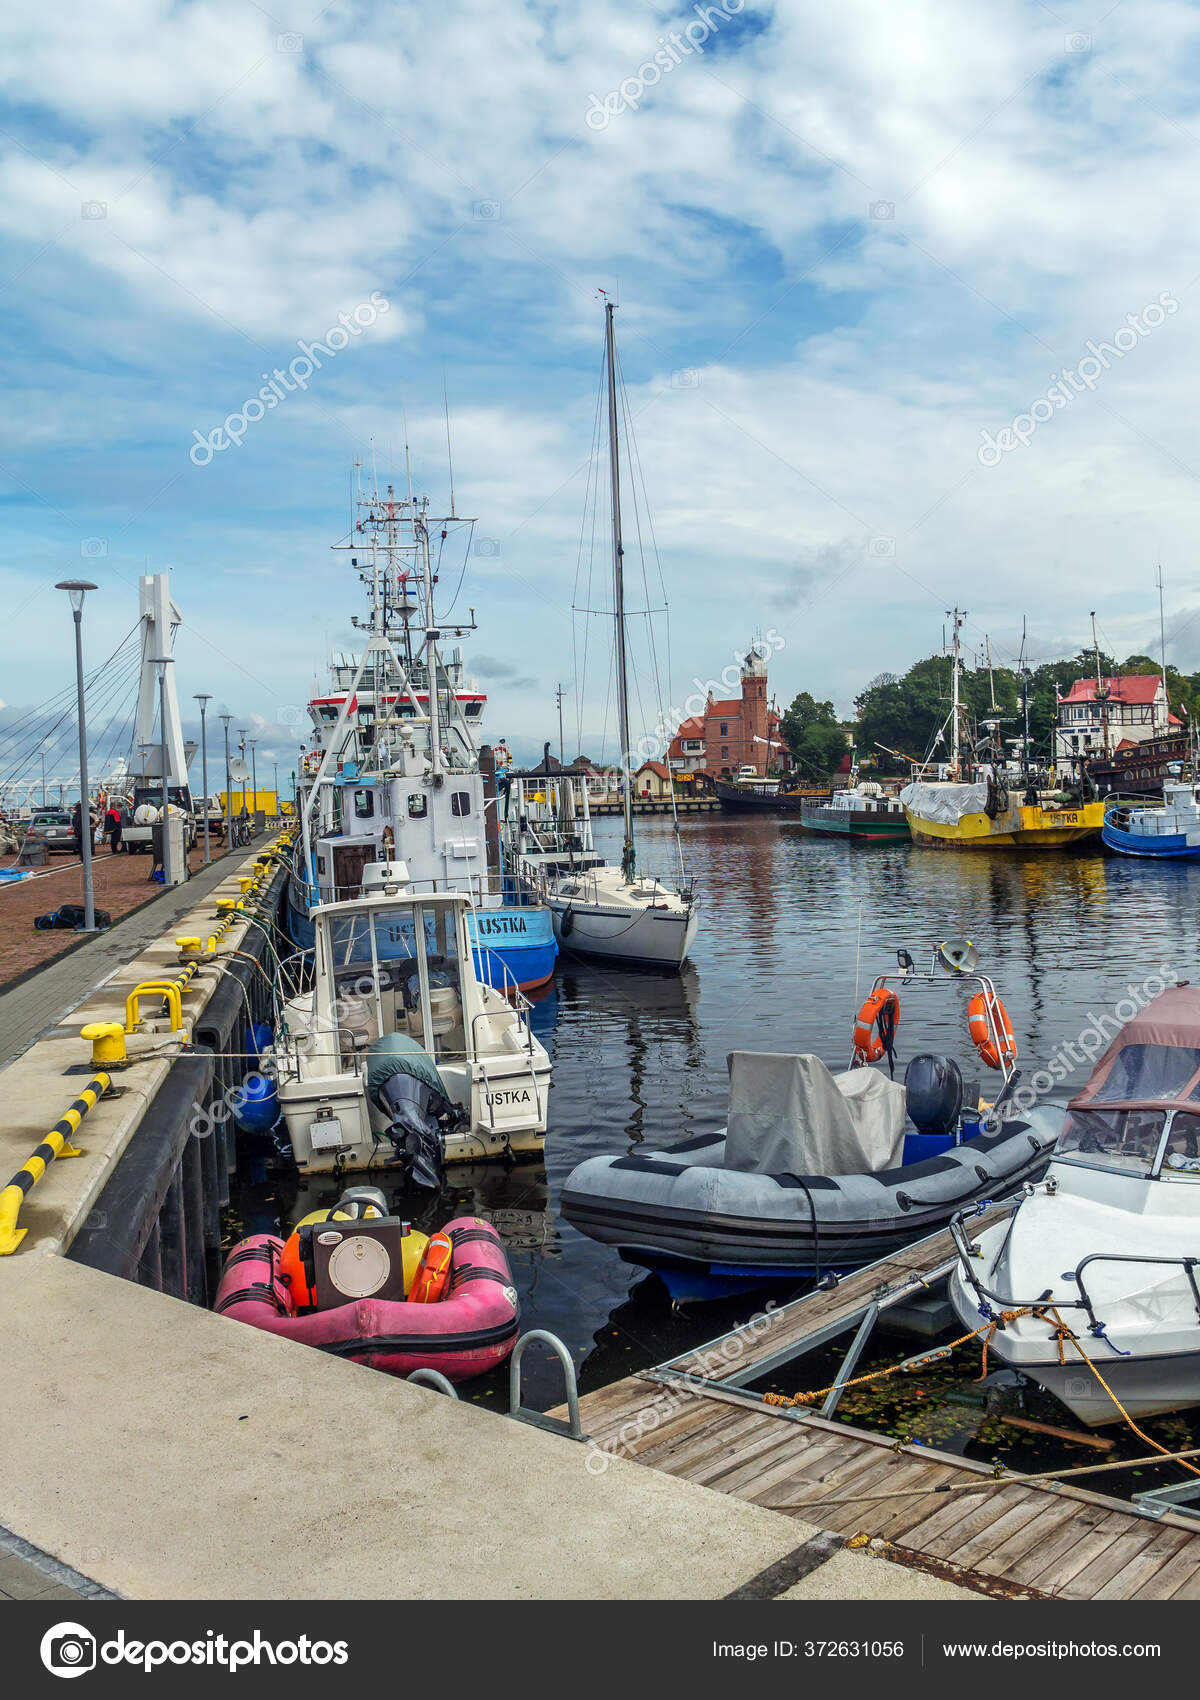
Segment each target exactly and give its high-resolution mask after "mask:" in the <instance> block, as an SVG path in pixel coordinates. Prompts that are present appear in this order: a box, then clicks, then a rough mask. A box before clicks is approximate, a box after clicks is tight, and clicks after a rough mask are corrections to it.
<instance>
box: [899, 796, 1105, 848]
mask: <svg viewBox="0 0 1200 1700" xmlns="http://www.w3.org/2000/svg"><path fill="white" fill-rule="evenodd" d="M963 792H968V793H981V795H979V796H976V797H962V796H957V797H951V796H949V795H947V793H960V794H961V793H963ZM987 792H988V787H987V786H986V785H983V784H980V785H949V784H946V785H938V784H931V785H921V784H914V785H909V786H906V787H905V789H904V790H903V791H902V792H901V793H900V800H901V802H902V803H903V804H904V812H905V814H906V815H907V817H908V824H909V829H910V830H911V832H912V837H913V843H914V844H923V845H927V846H930V847H932V848H934V849H938V850H1061V849H1062V848H1063V847H1064V845H1067V844H1076V843H1078V842H1079V840H1080V839H1083V838H1093V837H1095V836H1096V835H1097V834H1098V833H1099V831H1100V828H1101V827H1102V826H1103V825H1104V804H1103V803H1081V804H1079V805H1078V806H1075V807H1067V806H1065V805H1064V804H1063V803H1061V802H1059V801H1056V800H1054V799H1046V800H1044V801H1039V802H1038V803H1036V804H1030V803H1025V802H1014V801H1010V802H1009V803H1008V804H1007V806H1005V807H1001V808H999V809H998V810H997V812H996V813H995V814H994V815H993V814H991V813H989V811H988V796H987ZM939 793H940V795H939ZM931 794H932V795H931ZM972 802H974V803H975V804H976V805H977V806H976V807H974V808H972V807H970V806H969V805H970V804H971V803H972ZM948 804H949V805H952V807H951V808H947V807H946V805H948ZM959 805H962V812H961V813H959V812H957V808H958V806H959ZM934 811H936V812H934Z"/></svg>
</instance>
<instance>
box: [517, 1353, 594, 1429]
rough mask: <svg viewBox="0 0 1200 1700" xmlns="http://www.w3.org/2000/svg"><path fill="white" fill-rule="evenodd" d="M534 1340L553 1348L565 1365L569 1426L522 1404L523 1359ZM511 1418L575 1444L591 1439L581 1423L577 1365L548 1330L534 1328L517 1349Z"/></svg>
mask: <svg viewBox="0 0 1200 1700" xmlns="http://www.w3.org/2000/svg"><path fill="white" fill-rule="evenodd" d="M532 1340H541V1341H542V1342H543V1344H545V1345H547V1346H549V1347H550V1348H551V1350H552V1351H553V1352H554V1353H555V1355H556V1356H557V1358H558V1361H559V1362H560V1363H561V1364H562V1368H563V1379H564V1381H565V1382H566V1384H567V1420H566V1422H563V1420H562V1418H561V1417H548V1416H547V1415H546V1414H545V1412H544V1411H535V1410H534V1409H533V1408H532V1406H530V1405H523V1404H522V1403H521V1359H522V1358H523V1357H524V1356H525V1348H526V1346H528V1345H529V1343H530V1341H532ZM508 1414H509V1416H510V1417H516V1418H517V1420H518V1421H519V1422H523V1423H532V1424H533V1426H534V1427H535V1428H545V1429H549V1430H550V1432H551V1433H552V1434H565V1435H567V1436H569V1438H570V1439H571V1440H586V1439H587V1436H586V1435H585V1434H584V1432H583V1424H582V1422H581V1421H580V1419H579V1383H578V1381H577V1379H576V1376H575V1363H574V1360H573V1358H572V1357H571V1354H570V1352H568V1350H567V1348H566V1347H565V1346H564V1345H563V1343H562V1341H561V1340H560V1339H559V1338H558V1335H557V1334H551V1333H549V1332H548V1330H546V1329H545V1328H531V1329H530V1330H529V1333H528V1334H522V1336H521V1338H520V1339H519V1340H518V1341H517V1343H516V1345H515V1346H514V1347H513V1354H512V1357H511V1358H510V1359H509V1364H508Z"/></svg>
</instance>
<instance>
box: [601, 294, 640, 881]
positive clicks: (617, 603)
mask: <svg viewBox="0 0 1200 1700" xmlns="http://www.w3.org/2000/svg"><path fill="white" fill-rule="evenodd" d="M614 311H615V308H614V307H613V304H612V302H611V301H606V302H605V304H604V354H605V361H606V364H607V367H608V464H609V478H610V481H611V485H612V544H613V620H614V623H615V626H616V639H617V652H616V664H617V666H616V672H617V737H618V738H619V739H620V743H621V778H622V782H623V783H622V791H623V797H624V804H625V810H624V813H625V843H624V845H623V846H622V849H621V872H622V874H623V875H624V876H625V878H626V879H627V880H631V879H632V878H633V868H634V847H633V775H632V773H631V772H630V764H629V680H628V677H627V662H626V656H625V563H624V553H625V552H624V549H623V548H622V546H621V471H620V462H619V460H618V443H617V357H616V341H615V336H614V330H613V313H614Z"/></svg>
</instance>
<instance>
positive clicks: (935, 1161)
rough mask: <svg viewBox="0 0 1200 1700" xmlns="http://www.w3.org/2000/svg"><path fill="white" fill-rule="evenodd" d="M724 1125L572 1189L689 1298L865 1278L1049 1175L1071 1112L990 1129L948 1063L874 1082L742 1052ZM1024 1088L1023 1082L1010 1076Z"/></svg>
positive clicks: (585, 1214)
mask: <svg viewBox="0 0 1200 1700" xmlns="http://www.w3.org/2000/svg"><path fill="white" fill-rule="evenodd" d="M729 1070H730V1095H729V1121H728V1126H727V1127H726V1128H723V1129H721V1130H719V1131H718V1132H715V1133H709V1134H702V1135H701V1136H699V1137H698V1138H695V1139H689V1140H685V1141H684V1142H683V1143H682V1144H679V1145H674V1146H669V1147H668V1148H667V1149H665V1150H663V1151H646V1152H643V1151H640V1150H639V1151H636V1152H634V1153H632V1154H630V1155H627V1156H615V1157H592V1158H589V1159H588V1160H587V1161H586V1162H584V1163H581V1164H580V1165H579V1167H578V1168H576V1169H575V1170H574V1172H573V1173H572V1174H571V1175H570V1177H569V1179H568V1180H567V1183H566V1186H565V1188H564V1190H563V1195H562V1206H563V1214H564V1215H565V1216H566V1218H567V1220H568V1221H569V1222H571V1223H572V1224H573V1225H574V1226H575V1227H576V1228H578V1229H579V1230H580V1231H581V1232H582V1233H585V1234H587V1235H588V1236H589V1237H590V1238H591V1239H594V1240H599V1241H601V1242H602V1243H603V1244H606V1245H612V1246H615V1247H616V1248H617V1249H618V1251H619V1252H620V1254H621V1256H622V1257H623V1258H625V1259H626V1261H628V1262H630V1263H635V1264H640V1265H643V1266H644V1267H646V1268H648V1269H652V1270H655V1271H656V1272H657V1273H658V1274H659V1275H660V1276H661V1277H662V1278H663V1280H664V1281H665V1282H666V1284H667V1286H668V1287H669V1288H670V1291H671V1293H672V1296H673V1297H675V1298H676V1299H679V1300H697V1299H706V1298H717V1297H721V1296H723V1295H726V1294H729V1293H730V1292H735V1291H737V1290H739V1289H741V1288H744V1287H747V1286H754V1285H763V1284H767V1283H771V1282H783V1281H792V1280H803V1279H812V1278H814V1277H819V1276H821V1275H822V1274H826V1273H828V1272H830V1271H833V1272H840V1271H845V1270H850V1269H856V1268H859V1267H861V1265H863V1264H864V1263H870V1262H873V1261H874V1260H875V1259H877V1258H880V1257H885V1256H887V1255H888V1254H889V1253H892V1252H895V1251H897V1250H899V1249H900V1248H901V1247H902V1246H904V1245H907V1244H909V1243H910V1242H911V1241H913V1240H916V1239H920V1238H921V1237H922V1236H923V1235H925V1234H930V1233H933V1232H934V1231H935V1230H937V1229H939V1228H942V1227H944V1226H945V1225H946V1224H947V1223H948V1222H949V1220H950V1218H951V1217H952V1216H953V1215H954V1214H955V1212H957V1211H960V1210H964V1209H970V1208H971V1207H972V1206H973V1205H978V1204H982V1203H983V1202H984V1201H987V1200H993V1199H997V1198H1003V1197H1004V1196H1005V1195H1006V1194H1009V1193H1011V1192H1014V1191H1016V1190H1017V1189H1018V1188H1019V1187H1020V1186H1022V1185H1023V1184H1024V1183H1025V1182H1026V1181H1029V1180H1034V1179H1036V1178H1037V1177H1038V1176H1039V1175H1040V1174H1041V1173H1042V1170H1043V1169H1044V1168H1045V1166H1046V1163H1047V1160H1048V1158H1049V1155H1050V1151H1051V1149H1052V1148H1053V1145H1054V1142H1055V1139H1056V1137H1057V1134H1058V1130H1059V1128H1060V1126H1061V1123H1062V1114H1063V1112H1062V1108H1061V1106H1060V1107H1057V1108H1056V1107H1054V1106H1052V1105H1049V1104H1041V1105H1037V1106H1035V1107H1034V1108H1033V1109H1030V1110H1027V1111H1022V1112H1021V1113H1019V1114H1015V1113H1014V1114H1012V1116H1011V1119H1004V1117H1003V1116H1002V1115H1001V1116H996V1115H993V1116H990V1117H987V1118H985V1117H984V1115H983V1114H982V1112H981V1111H980V1109H979V1090H978V1087H976V1086H968V1087H964V1084H963V1080H962V1075H961V1072H960V1070H959V1069H958V1066H957V1064H956V1063H954V1062H953V1061H952V1059H950V1058H948V1057H942V1056H933V1055H924V1056H918V1057H914V1058H913V1059H912V1061H911V1062H910V1064H909V1066H908V1069H907V1071H906V1074H905V1083H904V1084H903V1085H902V1084H900V1082H898V1081H893V1080H890V1079H889V1078H888V1076H887V1075H886V1074H885V1073H883V1072H882V1071H881V1070H878V1069H875V1068H854V1069H850V1070H848V1071H847V1072H846V1073H845V1074H841V1075H833V1074H831V1073H830V1072H829V1070H828V1069H826V1067H825V1066H824V1064H823V1063H822V1062H821V1061H820V1059H819V1058H817V1057H813V1056H795V1055H787V1056H777V1055H772V1054H768V1053H760V1052H748V1051H735V1052H734V1053H733V1054H732V1055H731V1056H730V1058H729ZM1013 1078H1014V1079H1015V1076H1014V1077H1013Z"/></svg>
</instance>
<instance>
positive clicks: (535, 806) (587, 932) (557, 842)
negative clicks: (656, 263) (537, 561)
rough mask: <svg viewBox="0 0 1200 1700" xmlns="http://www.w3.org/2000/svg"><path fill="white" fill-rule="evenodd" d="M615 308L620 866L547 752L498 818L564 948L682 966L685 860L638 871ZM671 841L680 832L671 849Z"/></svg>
mask: <svg viewBox="0 0 1200 1700" xmlns="http://www.w3.org/2000/svg"><path fill="white" fill-rule="evenodd" d="M613 313H614V307H613V304H612V302H611V301H608V302H606V303H605V313H604V353H605V377H606V388H607V395H608V462H609V489H610V501H611V515H612V573H613V609H612V617H613V626H614V632H615V653H614V672H615V674H616V684H617V735H618V737H619V739H620V745H621V802H622V814H623V817H624V828H625V830H624V842H623V844H622V848H621V865H620V867H616V866H614V865H613V864H611V863H609V862H608V861H606V859H605V858H604V857H603V856H602V855H600V854H599V853H598V852H597V850H596V848H595V845H594V843H593V841H592V823H591V815H590V812H589V809H588V798H587V783H586V779H585V778H584V776H583V775H582V774H579V773H575V772H571V771H569V770H566V769H562V768H560V769H559V770H558V771H557V772H555V773H552V772H551V770H550V763H549V758H548V757H547V760H546V763H545V766H544V768H543V771H542V773H541V774H538V773H528V774H514V775H510V776H509V780H508V785H509V796H508V802H507V809H506V813H505V817H504V846H505V857H506V866H507V868H508V869H509V870H511V871H512V872H513V873H514V874H515V876H516V877H517V879H518V880H519V881H520V882H521V884H522V885H523V886H524V887H525V888H526V889H528V890H532V891H535V892H536V893H537V894H538V896H539V897H540V898H541V900H542V901H543V902H544V903H545V905H546V907H547V908H548V909H549V910H550V911H551V913H552V914H553V917H554V932H555V936H556V938H557V939H558V942H559V944H560V945H561V946H562V948H563V949H564V950H569V951H573V952H577V953H579V954H580V955H584V956H594V957H601V958H604V959H605V960H607V961H611V962H617V963H626V964H645V965H650V966H653V967H656V968H679V967H682V965H683V963H684V962H685V961H686V960H687V955H688V952H689V951H690V950H691V948H692V941H693V940H694V939H695V936H696V928H697V925H698V923H699V900H698V898H697V895H696V890H695V887H694V886H693V885H692V884H691V883H690V882H689V881H688V880H687V879H686V878H685V877H684V875H683V870H682V865H681V867H680V875H679V878H678V879H676V880H671V881H666V880H664V879H661V878H659V877H657V876H655V875H651V874H646V873H639V872H638V871H637V849H636V845H635V843H634V833H633V774H632V763H631V759H630V749H631V742H632V741H631V738H630V731H629V663H628V654H627V632H626V610H625V566H624V547H623V545H622V541H621V464H620V450H619V438H618V429H617V417H618V398H617V359H616V339H615V333H614V328H613ZM673 802H674V798H673V796H672V803H673ZM676 825H677V826H678V823H676ZM678 843H679V839H678V833H677V834H676V846H677V847H678Z"/></svg>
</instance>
